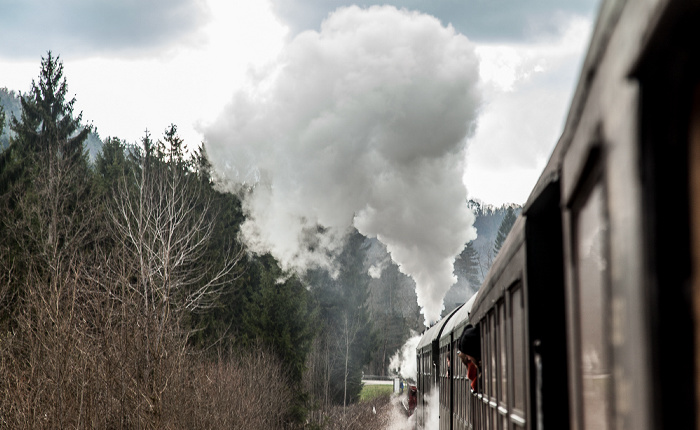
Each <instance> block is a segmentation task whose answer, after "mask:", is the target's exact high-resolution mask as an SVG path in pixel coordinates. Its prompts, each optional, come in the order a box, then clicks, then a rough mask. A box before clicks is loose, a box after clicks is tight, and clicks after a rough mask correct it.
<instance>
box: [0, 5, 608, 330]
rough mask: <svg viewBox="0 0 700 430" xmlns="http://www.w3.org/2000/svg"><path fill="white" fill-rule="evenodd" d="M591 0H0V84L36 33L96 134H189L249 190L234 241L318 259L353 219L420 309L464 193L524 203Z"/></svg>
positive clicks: (11, 76)
mask: <svg viewBox="0 0 700 430" xmlns="http://www.w3.org/2000/svg"><path fill="white" fill-rule="evenodd" d="M597 8H598V0H569V1H566V2H562V1H559V0H489V1H486V0H390V1H387V2H385V3H381V4H374V3H367V2H349V1H343V0H313V1H312V0H236V1H228V0H151V1H147V2H143V1H140V0H122V1H119V2H115V1H112V0H63V1H60V2H45V1H42V0H21V1H20V0H0V40H3V41H5V42H3V43H1V44H0V87H7V88H9V89H14V90H19V91H23V92H26V91H27V90H29V88H30V85H31V81H32V79H35V78H36V77H37V76H38V72H39V67H40V59H41V57H42V56H45V55H46V52H47V51H48V50H52V52H53V53H54V54H58V55H59V56H60V58H61V59H62V61H63V64H64V72H65V75H66V77H67V79H68V91H69V94H70V95H71V96H75V97H76V99H77V102H76V108H77V111H82V112H83V118H84V119H85V120H87V121H89V122H91V123H92V124H93V125H94V126H96V128H97V131H98V133H99V134H100V136H101V137H102V138H106V137H108V136H116V137H120V138H122V139H125V140H126V141H128V142H136V141H138V140H139V139H140V138H141V137H142V136H143V135H144V133H145V131H146V130H148V131H149V132H150V133H151V135H152V136H154V137H159V136H161V135H162V133H163V130H165V128H166V127H167V126H168V125H169V124H171V123H174V124H176V125H177V126H178V131H179V133H180V135H181V137H183V138H184V139H185V142H186V143H187V144H188V145H189V146H190V147H192V148H193V147H197V146H198V145H199V143H200V142H202V141H204V142H205V145H206V148H207V151H209V155H210V158H211V159H212V162H213V164H214V166H215V167H216V168H217V169H218V171H219V172H220V178H221V180H222V182H224V183H226V184H227V185H226V186H227V187H229V188H230V189H231V190H239V189H240V188H241V187H243V186H244V187H248V188H249V189H251V190H252V192H251V193H250V196H251V197H250V198H249V199H247V201H246V202H244V208H245V210H246V212H247V214H248V220H247V221H246V223H245V224H244V226H243V234H244V237H245V240H246V242H247V243H248V245H249V246H250V247H251V249H253V250H257V251H261V252H263V251H271V252H272V253H273V255H275V256H276V257H277V258H278V260H279V261H280V262H281V264H282V265H283V267H284V268H285V269H303V268H307V267H311V266H321V267H326V268H328V269H330V270H334V267H333V262H332V257H333V255H334V254H335V253H336V252H337V251H338V250H339V249H340V246H341V245H342V238H343V236H344V235H345V233H346V232H347V228H348V225H354V227H355V228H357V230H358V231H360V233H362V234H364V235H365V236H367V237H375V238H377V239H378V240H380V241H381V242H382V243H383V244H384V245H386V247H387V250H388V252H389V253H390V254H391V256H392V259H393V260H394V262H395V263H396V264H397V265H398V266H399V268H400V270H401V271H402V272H403V273H405V274H407V275H409V276H411V277H412V278H413V279H414V280H415V281H416V284H417V300H418V303H419V305H420V306H421V308H422V309H423V312H424V315H425V316H426V322H428V321H430V320H435V319H436V318H437V317H438V316H439V313H440V311H441V306H442V297H444V293H445V292H446V291H447V289H449V287H450V285H452V283H454V279H455V278H454V276H453V274H452V263H453V261H454V257H455V256H456V255H458V254H459V252H460V251H461V250H462V249H463V247H464V244H465V243H466V242H467V241H469V240H472V239H474V238H475V237H476V234H477V232H476V231H475V230H474V229H473V221H474V219H473V215H472V214H471V213H469V211H468V210H466V208H465V205H464V202H465V200H466V199H467V198H476V199H479V200H481V201H483V202H485V203H490V204H494V205H501V204H504V203H518V204H523V203H524V202H525V201H526V199H527V197H528V195H529V192H530V190H531V189H532V187H533V186H534V184H535V182H536V180H537V178H538V177H539V174H540V172H541V170H542V168H543V167H544V165H545V164H546V161H547V159H548V157H549V155H550V153H551V151H552V149H553V148H554V145H555V144H556V141H557V139H558V137H559V134H560V133H561V130H562V127H563V123H564V120H565V117H566V113H567V110H568V107H569V104H570V101H571V97H572V94H573V89H574V86H575V84H576V81H577V79H578V74H579V70H580V67H581V64H582V60H583V55H584V54H585V50H586V48H587V45H588V42H589V39H590V34H591V30H592V27H593V22H594V19H595V16H596V13H597ZM8 41H10V42H8ZM319 225H320V226H323V228H318V226H319Z"/></svg>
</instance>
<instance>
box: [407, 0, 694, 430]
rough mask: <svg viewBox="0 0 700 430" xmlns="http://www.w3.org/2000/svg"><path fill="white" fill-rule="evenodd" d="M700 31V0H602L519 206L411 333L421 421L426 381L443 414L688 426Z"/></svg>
mask: <svg viewBox="0 0 700 430" xmlns="http://www.w3.org/2000/svg"><path fill="white" fill-rule="evenodd" d="M698 41H700V1H697V0H627V1H624V0H609V1H604V2H603V3H602V4H601V6H600V8H599V11H598V19H597V23H596V26H595V28H594V31H593V35H592V39H591V42H590V45H589V50H588V53H587V55H586V57H585V61H584V63H583V69H582V71H581V75H580V80H579V82H578V85H577V87H576V90H575V93H574V97H573V100H572V104H571V108H570V111H569V114H568V117H567V119H566V123H565V125H564V130H563V133H562V135H561V138H560V140H559V141H558V143H557V145H556V147H555V149H554V151H553V153H552V155H551V158H550V160H549V162H548V164H547V165H546V167H545V169H544V171H543V173H542V175H541V176H540V178H539V180H538V181H537V183H536V185H535V187H534V189H533V191H532V193H531V195H530V196H529V198H528V200H527V202H526V204H525V206H524V208H523V211H522V213H521V215H520V216H519V217H518V219H517V220H516V223H515V225H514V227H513V229H512V230H511V232H510V234H509V236H508V237H507V239H506V241H505V243H504V244H503V246H502V248H501V250H500V252H499V254H498V256H497V258H496V260H495V262H494V264H493V266H492V268H491V269H490V272H489V274H488V275H487V277H486V279H485V281H484V282H483V284H482V285H481V287H480V289H479V291H478V293H477V294H476V295H475V296H474V297H472V298H471V299H470V300H469V301H468V302H467V303H465V304H464V305H463V306H462V307H460V308H458V309H457V310H455V311H453V312H452V313H451V314H450V315H447V316H446V317H444V318H443V319H442V320H441V321H440V322H438V323H437V324H436V325H434V326H433V327H431V328H430V329H428V330H427V331H426V332H425V333H424V334H423V336H422V339H421V340H420V343H419V345H418V348H417V351H416V353H417V360H418V381H417V385H418V396H419V398H418V407H417V410H416V415H417V420H416V422H417V425H418V426H419V427H422V426H425V425H426V424H427V422H428V414H429V412H430V411H429V407H428V406H429V402H430V394H431V393H436V394H435V395H436V396H439V422H440V429H441V430H449V429H500V430H517V429H574V430H582V429H595V430H601V429H618V430H620V429H629V430H652V429H700V420H698V411H700V394H699V393H700V377H699V375H700V374H699V373H698V367H697V365H696V363H700V338H698V336H699V335H700V326H698V323H699V322H700V271H699V269H700V67H699V65H700V45H699V44H698ZM468 324H471V325H473V326H475V327H477V328H478V330H479V333H480V342H481V351H482V353H481V369H480V371H481V376H480V378H479V385H478V387H477V390H474V391H472V390H471V389H470V387H469V380H468V379H467V378H466V367H465V366H464V365H463V364H462V363H461V362H460V361H459V359H458V358H457V349H458V346H457V345H458V344H457V341H458V339H459V336H460V334H461V333H462V331H463V329H464V327H466V326H467V325H468ZM696 326H697V327H698V329H696ZM433 404H434V403H433Z"/></svg>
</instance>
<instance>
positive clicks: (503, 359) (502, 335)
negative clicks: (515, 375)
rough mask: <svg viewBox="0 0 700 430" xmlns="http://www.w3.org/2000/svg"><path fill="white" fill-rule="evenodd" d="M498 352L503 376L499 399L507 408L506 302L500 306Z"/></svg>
mask: <svg viewBox="0 0 700 430" xmlns="http://www.w3.org/2000/svg"><path fill="white" fill-rule="evenodd" d="M498 350H499V352H500V354H499V357H498V358H499V365H500V366H499V371H500V373H499V374H500V376H501V387H500V391H499V396H498V399H499V400H500V403H501V405H502V406H504V407H507V406H506V405H507V403H508V354H507V352H508V350H507V348H506V306H505V303H504V302H500V303H499V304H498Z"/></svg>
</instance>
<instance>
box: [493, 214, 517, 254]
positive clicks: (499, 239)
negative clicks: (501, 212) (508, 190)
mask: <svg viewBox="0 0 700 430" xmlns="http://www.w3.org/2000/svg"><path fill="white" fill-rule="evenodd" d="M515 218H516V215H515V211H514V210H513V207H512V206H509V207H508V210H507V211H506V215H505V216H504V217H503V221H501V226H500V227H499V228H498V234H497V235H496V241H495V243H494V245H493V253H494V255H498V251H500V250H501V246H503V242H504V241H505V240H506V237H507V236H508V233H509V232H510V229H511V228H513V224H515Z"/></svg>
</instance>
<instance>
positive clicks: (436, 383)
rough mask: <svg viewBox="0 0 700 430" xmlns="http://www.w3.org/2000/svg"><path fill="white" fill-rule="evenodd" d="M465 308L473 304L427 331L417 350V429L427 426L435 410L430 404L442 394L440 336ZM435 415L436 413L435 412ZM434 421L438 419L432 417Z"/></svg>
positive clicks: (451, 314) (455, 311)
mask: <svg viewBox="0 0 700 430" xmlns="http://www.w3.org/2000/svg"><path fill="white" fill-rule="evenodd" d="M465 306H471V302H469V303H465V304H464V305H462V306H460V307H458V308H456V309H454V310H453V311H452V312H450V314H449V315H447V316H446V317H445V318H443V319H441V320H440V321H438V322H437V323H435V324H434V325H433V326H432V327H430V328H429V329H428V330H426V331H425V332H424V333H423V336H421V339H420V340H419V341H418V346H417V348H416V359H417V372H416V373H417V375H416V376H417V378H418V381H416V382H417V384H418V386H417V388H418V406H417V407H416V412H415V414H416V427H418V428H423V427H425V426H426V422H427V420H428V419H429V418H430V417H429V415H430V414H431V412H432V411H433V410H436V409H437V408H433V409H431V406H435V405H431V404H430V402H434V401H438V400H439V396H440V393H439V391H438V390H440V389H441V387H440V369H441V366H440V346H439V345H440V344H439V342H440V336H441V334H442V331H443V329H444V328H445V325H446V324H447V322H448V321H449V320H450V319H451V318H452V316H453V315H455V314H456V313H457V312H459V311H460V310H461V309H463V308H465ZM433 413H435V412H433ZM432 418H433V419H435V418H437V417H432Z"/></svg>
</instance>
